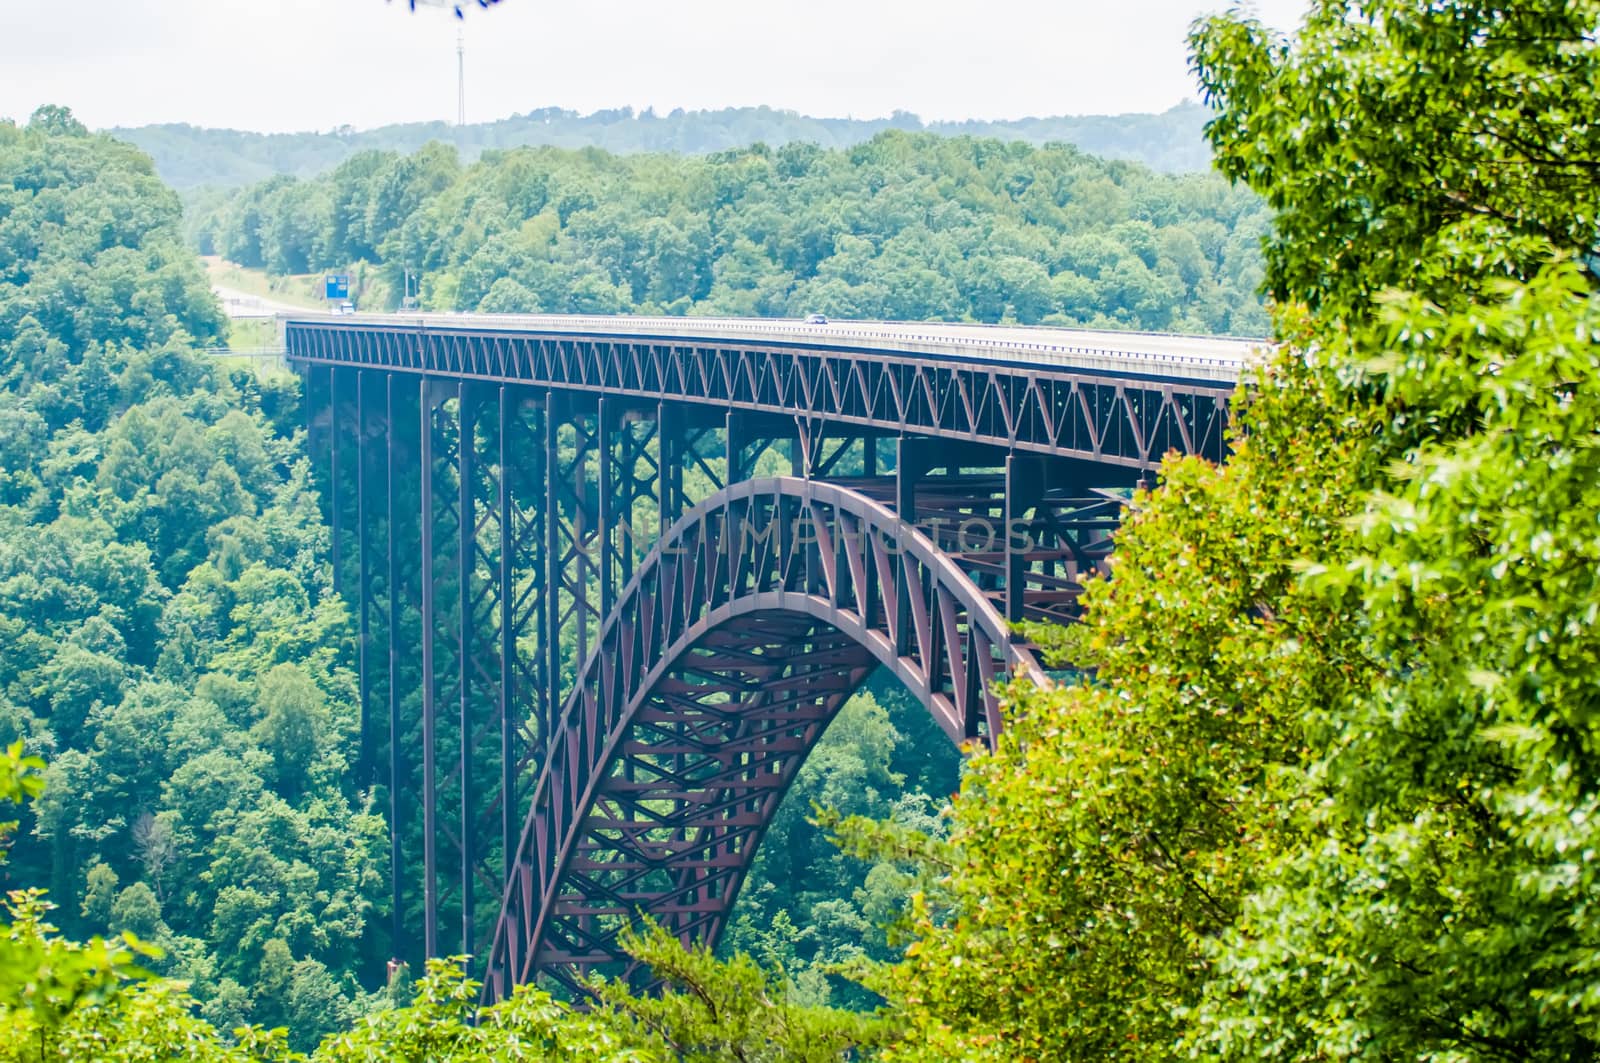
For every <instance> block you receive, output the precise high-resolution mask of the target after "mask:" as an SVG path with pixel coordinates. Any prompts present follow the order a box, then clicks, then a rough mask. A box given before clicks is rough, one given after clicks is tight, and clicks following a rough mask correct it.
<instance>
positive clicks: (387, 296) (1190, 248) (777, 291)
mask: <svg viewBox="0 0 1600 1063" xmlns="http://www.w3.org/2000/svg"><path fill="white" fill-rule="evenodd" d="M191 214H192V216H191V218H190V220H189V226H190V231H191V234H192V238H193V239H194V240H195V241H196V242H197V244H198V245H199V246H200V248H201V249H202V250H204V251H206V252H211V251H216V252H219V253H221V254H223V255H225V256H226V257H227V258H229V259H231V260H233V261H234V262H237V263H239V264H241V265H244V266H255V267H261V268H265V269H267V270H269V271H272V272H275V273H290V274H293V273H305V272H310V271H317V270H322V269H329V268H335V267H338V268H346V267H348V268H351V269H352V270H353V272H354V273H355V274H356V276H357V281H358V283H359V284H360V285H361V286H362V287H363V292H364V295H363V296H362V297H361V299H360V301H361V303H362V305H363V306H364V307H366V308H368V309H380V308H383V307H385V306H393V305H395V304H397V303H398V301H399V299H400V296H401V292H402V287H403V285H404V283H405V279H404V278H405V274H406V272H407V271H408V270H409V271H410V272H411V274H412V275H413V277H414V278H415V277H420V296H421V305H422V306H423V307H425V308H430V309H437V310H448V309H461V310H474V309H476V310H485V311H496V312H520V313H537V312H579V313H619V312H636V313H663V314H718V315H732V316H746V317H763V316H774V317H776V316H788V317H794V316H800V315H804V314H806V313H810V312H820V313H823V314H827V315H829V316H830V317H842V318H868V319H894V320H914V321H923V320H970V321H985V322H1000V321H1006V322H1018V323H1022V324H1037V323H1060V324H1079V325H1087V326H1091V327H1096V328H1123V329H1151V330H1169V331H1180V332H1202V333H1232V334H1237V335H1264V334H1265V333H1266V331H1267V328H1268V322H1267V317H1266V313H1265V311H1264V310H1263V308H1262V305H1261V302H1260V298H1259V296H1258V294H1257V289H1258V288H1259V286H1260V282H1261V263H1260V252H1259V243H1260V240H1261V238H1262V236H1263V235H1265V233H1266V232H1267V230H1268V227H1269V221H1268V213H1267V210H1266V207H1265V205H1264V204H1263V203H1262V202H1261V200H1260V199H1259V198H1257V197H1256V196H1255V195H1254V194H1252V193H1251V192H1249V191H1247V190H1243V189H1237V188H1232V187H1229V185H1228V184H1227V183H1226V182H1224V181H1223V180H1222V179H1221V178H1219V177H1217V176H1215V175H1198V174H1196V175H1189V176H1184V177H1173V176H1167V175H1162V174H1157V173H1154V172H1152V171H1150V170H1147V169H1145V168H1144V167H1141V166H1137V165H1134V164H1131V163H1119V162H1106V161H1103V160H1100V159H1096V158H1092V157H1090V156H1087V155H1084V154H1083V153H1081V152H1079V151H1077V150H1076V149H1073V148H1070V147H1060V146H1057V147H1047V148H1035V147H1030V146H1028V145H1026V144H1019V143H1009V144H1008V143H1002V142H1000V141H996V140H984V139H975V138H969V137H958V138H944V137H935V136H931V135H928V134H910V133H902V132H890V133H884V134H880V135H879V136H877V137H875V138H874V139H873V140H871V141H870V142H868V143H866V144H863V145H860V146H858V147H855V148H851V149H840V150H824V149H821V148H818V147H816V146H814V145H811V144H791V145H788V146H787V147H783V148H779V149H777V150H770V149H767V148H764V147H760V146H757V147H754V148H745V149H740V150H738V151H732V152H726V153H722V154H718V155H713V156H710V157H706V158H696V157H687V156H675V155H627V156H621V155H611V154H607V153H605V152H601V151H596V150H592V149H591V150H584V151H565V150H560V149H555V148H527V149H519V150H516V151H508V152H493V153H489V154H486V155H485V156H484V157H483V158H482V159H481V160H479V161H478V162H477V163H475V164H473V165H471V166H465V167H464V166H462V165H461V163H460V162H459V160H458V159H457V157H456V154H455V152H454V151H453V150H452V149H451V148H449V147H448V146H446V145H442V144H430V145H428V146H427V147H425V148H423V149H422V150H420V151H418V152H417V153H416V154H414V155H392V154H383V153H379V152H364V153H362V154H360V155H357V156H355V157H353V158H351V159H350V160H349V161H347V162H345V163H344V164H342V165H341V166H339V167H338V168H337V169H335V170H334V171H333V172H332V173H330V174H328V175H326V176H324V177H320V178H316V179H314V180H309V181H297V180H294V179H291V178H287V177H280V178H274V179H272V180H269V181H266V182H263V183H262V184H259V185H255V186H253V187H251V188H249V189H245V190H242V191H240V192H238V193H236V194H235V195H233V196H232V197H231V198H211V199H206V200H199V201H197V202H195V203H194V204H193V209H192V212H191ZM412 283H413V289H412V290H413V293H416V292H417V291H418V290H419V289H418V287H417V286H416V281H415V280H413V282H412Z"/></svg>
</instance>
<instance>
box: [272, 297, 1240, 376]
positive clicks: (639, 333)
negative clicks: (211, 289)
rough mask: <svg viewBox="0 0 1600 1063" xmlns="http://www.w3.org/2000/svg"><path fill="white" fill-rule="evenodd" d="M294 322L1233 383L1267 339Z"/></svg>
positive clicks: (963, 328) (874, 324)
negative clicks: (751, 348)
mask: <svg viewBox="0 0 1600 1063" xmlns="http://www.w3.org/2000/svg"><path fill="white" fill-rule="evenodd" d="M285 318H286V320H288V321H290V322H306V323H311V322H316V323H329V322H333V323H348V324H360V325H364V326H372V325H380V326H390V327H401V328H419V329H424V330H436V331H441V332H454V331H474V332H477V331H495V332H515V333H522V334H529V335H538V336H545V337H551V338H556V337H560V338H577V337H583V338H592V339H594V338H607V337H617V338H624V337H625V338H627V339H630V340H666V341H672V340H682V341H691V342H700V343H707V342H709V343H740V344H746V343H748V344H761V345H778V346H791V345H792V346H798V347H806V348H811V349H815V350H841V351H871V352H874V353H881V354H901V355H920V356H922V357H925V358H929V359H940V360H942V359H949V360H955V361H964V362H987V363H1001V364H1006V365H1032V366H1041V367H1042V366H1048V367H1050V368H1054V369H1062V370H1068V371H1072V372H1079V373H1085V372H1087V373H1106V374H1111V375H1118V376H1139V377H1145V378H1154V379H1162V380H1187V381H1208V382H1216V383H1227V384H1232V383H1234V382H1235V381H1237V380H1238V378H1239V372H1240V370H1241V369H1242V367H1243V366H1244V365H1245V363H1246V362H1247V361H1248V360H1249V359H1250V358H1251V356H1252V352H1254V351H1256V350H1258V349H1260V348H1262V347H1265V346H1266V345H1267V343H1268V341H1266V340H1259V339H1241V338H1237V337H1229V336H1185V335H1173V334H1165V333H1150V332H1113V331H1109V330H1095V329H1066V328H1047V327H1033V326H1016V325H967V324H947V323H942V322H926V323H925V322H895V321H833V322H829V323H828V324H818V325H808V324H806V323H804V322H801V321H792V320H774V319H770V318H703V317H632V316H599V315H581V314H539V315H531V314H530V315H523V314H418V313H411V314H356V315H349V314H345V315H335V314H315V313H307V314H293V315H285Z"/></svg>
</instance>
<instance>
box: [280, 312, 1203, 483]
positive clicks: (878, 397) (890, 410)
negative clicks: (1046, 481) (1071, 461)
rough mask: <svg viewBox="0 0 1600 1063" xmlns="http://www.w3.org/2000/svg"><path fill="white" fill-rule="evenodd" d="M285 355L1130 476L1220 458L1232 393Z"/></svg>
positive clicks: (469, 351) (650, 364)
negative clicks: (945, 445)
mask: <svg viewBox="0 0 1600 1063" xmlns="http://www.w3.org/2000/svg"><path fill="white" fill-rule="evenodd" d="M285 343H286V344H287V346H288V350H289V359H290V360H291V361H292V362H295V363H297V364H301V365H312V364H316V365H349V366H362V367H366V368H381V369H387V370H390V371H393V372H402V373H418V374H425V375H430V376H438V377H448V378H451V379H471V380H483V381H492V382H494V383H522V384H532V385H539V386H544V387H552V388H556V389H559V390H568V391H575V392H586V393H589V394H591V395H619V396H631V397H634V398H641V399H651V400H671V401H677V402H682V403H689V404H695V405H708V406H713V407H716V408H718V409H722V410H746V411H751V412H759V413H769V414H774V413H775V414H783V415H787V416H790V417H794V416H796V415H799V416H801V417H804V418H808V419H811V420H814V421H827V422H832V423H834V424H836V425H849V426H852V427H854V428H857V429H860V428H871V429H875V430H877V431H879V432H885V433H913V434H922V435H934V436H939V437H940V438H943V439H947V440H956V439H959V440H968V441H971V442H975V443H983V444H989V445H993V446H999V447H1004V448H1006V449H1008V450H1021V451H1029V452H1033V453H1041V454H1050V455H1054V456H1070V457H1076V458H1081V459H1084V460H1087V461H1092V462H1096V463H1099V464H1105V465H1117V466H1121V467H1124V468H1129V469H1137V470H1149V469H1153V468H1154V467H1155V466H1156V465H1157V464H1158V463H1159V462H1160V460H1161V458H1162V457H1163V456H1164V455H1166V454H1167V453H1168V452H1170V451H1174V450H1175V451H1178V452H1180V453H1184V454H1199V455H1201V456H1204V457H1208V458H1211V459H1212V460H1215V461H1220V460H1222V458H1223V456H1224V455H1225V453H1226V448H1227V441H1226V433H1225V429H1226V423H1227V402H1228V396H1229V395H1230V394H1231V393H1232V390H1233V388H1232V386H1231V385H1227V384H1222V383H1218V382H1215V381H1202V380H1194V381H1186V380H1181V379H1152V378H1142V377H1137V376H1132V375H1128V376H1116V375H1109V374H1107V373H1104V372H1074V371H1071V370H1068V369H1065V368H1062V367H1059V366H1056V365H1052V364H1030V363H1027V362H975V361H964V360H961V359H956V358H936V357H929V356H927V355H915V354H906V353H895V352H884V351H872V350H859V351H852V350H839V349H821V348H808V347H805V346H799V345H797V346H776V345H762V344H759V343H754V342H738V341H734V340H717V341H712V340H691V339H688V338H675V339H666V338H662V339H651V338H648V337H640V338H625V337H618V336H608V337H600V336H593V337H585V336H571V337H552V336H548V335H539V334H529V333H520V332H517V331H514V330H510V329H508V330H506V331H490V330H485V329H482V328H468V327H449V326H445V327H440V326H438V325H437V324H435V325H432V326H422V325H412V326H404V325H398V324H378V323H364V322H360V321H356V322H349V323H345V322H333V321H291V322H289V323H288V324H287V325H286V328H285Z"/></svg>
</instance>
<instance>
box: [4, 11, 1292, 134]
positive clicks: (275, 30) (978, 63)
mask: <svg viewBox="0 0 1600 1063" xmlns="http://www.w3.org/2000/svg"><path fill="white" fill-rule="evenodd" d="M1229 3H1230V0H1093V2H1089V0H1013V2H1011V3H996V2H992V0H989V2H986V0H804V2H799V0H676V2H673V0H502V3H500V5H499V6H498V7H495V8H491V9H489V10H487V11H480V10H477V9H476V8H474V9H472V10H470V11H469V12H468V13H467V18H466V19H465V20H464V21H462V22H460V23H458V22H457V21H456V20H455V19H454V18H453V17H450V16H449V15H447V14H446V13H445V12H444V11H442V10H419V11H418V12H417V13H416V14H412V13H411V12H410V11H409V10H408V9H407V7H406V4H405V0H396V2H394V3H386V2H385V0H0V116H6V117H12V118H17V119H19V120H20V119H25V118H26V117H27V116H28V114H30V113H31V112H32V111H33V109H34V108H35V107H37V106H38V105H39V104H41V103H60V104H65V105H67V106H69V107H71V108H72V109H73V110H74V111H75V112H76V113H77V114H78V117H79V118H80V119H82V120H83V121H84V122H86V123H88V124H89V125H91V126H95V127H101V126H110V125H141V124H144V123H146V122H190V123H193V124H195V125H207V126H230V127H234V128H239V129H256V130H263V131H285V130H301V129H317V130H326V129H331V128H333V127H334V126H338V125H345V124H348V125H353V126H356V127H358V128H365V127H369V126H374V125H382V124H384V123H388V122H400V121H415V120H428V119H447V120H448V119H453V118H454V116H455V110H456V56H455V40H456V30H457V27H458V25H459V26H461V27H462V28H463V29H464V30H465V33H466V58H467V118H468V120H469V121H480V120H484V119H489V118H499V117H504V116H505V115H508V114H513V113H521V112H525V111H529V110H532V109H534V108H538V107H548V106H559V107H570V108H574V109H577V110H580V111H590V110H594V109H597V108H601V107H620V106H624V105H632V106H634V107H637V108H641V109H642V108H644V107H646V106H654V107H655V108H656V109H657V110H658V111H661V112H666V111H668V110H671V109H672V108H674V107H684V108H691V109H693V108H708V107H723V106H734V105H747V104H768V105H771V106H774V107H783V108H790V109H793V110H798V111H802V112H805V113H807V114H813V115H828V116H836V115H837V116H843V115H854V116H857V117H868V116H876V115H884V114H888V113H889V112H891V111H894V110H897V109H899V110H908V111H915V112H917V113H918V114H920V115H922V116H923V117H924V118H972V117H979V118H1015V117H1020V116H1023V115H1030V114H1034V115H1038V114H1109V113H1116V112H1121V111H1159V110H1165V109H1166V108H1168V107H1170V106H1172V105H1173V104H1175V103H1177V102H1178V101H1179V100H1182V99H1185V98H1190V97H1192V96H1193V95H1194V88H1193V84H1192V80H1191V78H1190V75H1189V73H1188V69H1187V60H1186V57H1185V52H1184V45H1183V39H1184V33H1185V30H1186V28H1187V26H1188V25H1189V23H1190V21H1191V20H1192V19H1194V17H1195V16H1197V15H1199V14H1202V13H1208V12H1211V11H1215V10H1219V9H1222V8H1225V7H1227V6H1229ZM1255 6H1256V8H1257V10H1259V11H1260V13H1261V15H1262V17H1264V18H1265V19H1266V20H1267V21H1268V22H1269V23H1271V24H1273V25H1275V26H1278V27H1280V28H1292V26H1293V25H1294V24H1295V23H1296V22H1297V21H1298V19H1299V17H1300V14H1301V12H1302V11H1303V10H1304V7H1305V0H1259V2H1258V3H1257V4H1256V5H1255Z"/></svg>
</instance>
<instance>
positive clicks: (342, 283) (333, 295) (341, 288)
mask: <svg viewBox="0 0 1600 1063" xmlns="http://www.w3.org/2000/svg"><path fill="white" fill-rule="evenodd" d="M327 282H328V283H327V298H329V299H348V298H350V274H348V273H330V274H328V276H327Z"/></svg>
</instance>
